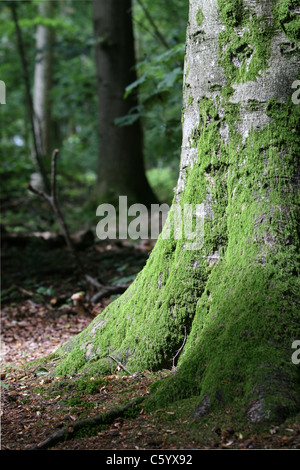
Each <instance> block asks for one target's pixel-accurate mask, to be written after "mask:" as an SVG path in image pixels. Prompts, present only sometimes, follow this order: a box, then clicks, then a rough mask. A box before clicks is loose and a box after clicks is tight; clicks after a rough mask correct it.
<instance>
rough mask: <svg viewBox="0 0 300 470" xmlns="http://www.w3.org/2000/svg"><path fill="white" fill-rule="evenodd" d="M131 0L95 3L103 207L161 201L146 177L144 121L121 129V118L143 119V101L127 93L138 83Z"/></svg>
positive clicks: (100, 179)
mask: <svg viewBox="0 0 300 470" xmlns="http://www.w3.org/2000/svg"><path fill="white" fill-rule="evenodd" d="M131 9H132V4H131V0H110V1H107V0H94V2H93V20H94V31H95V41H96V46H95V47H96V64H97V73H98V101H99V168H98V184H97V190H96V194H97V195H98V197H99V199H100V200H101V201H105V202H114V201H117V200H118V197H119V196H122V195H125V196H128V198H129V201H131V202H138V203H141V204H146V205H147V206H150V204H152V203H156V202H157V199H156V196H155V195H154V193H153V191H152V189H151V188H150V186H149V183H148V180H147V178H146V175H145V168H144V156H143V134H142V127H141V120H140V119H137V120H135V122H133V124H131V125H128V126H127V125H126V126H119V125H117V124H116V119H117V118H122V117H125V116H127V115H128V114H129V113H130V112H133V113H134V114H136V113H137V107H138V98H137V94H136V93H131V94H130V95H129V96H128V98H126V99H125V98H124V94H125V89H126V87H127V86H129V85H130V84H131V83H133V82H135V81H136V80H137V75H136V70H135V51H134V36H133V25H132V12H131Z"/></svg>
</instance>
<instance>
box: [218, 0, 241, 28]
mask: <svg viewBox="0 0 300 470" xmlns="http://www.w3.org/2000/svg"><path fill="white" fill-rule="evenodd" d="M218 8H219V12H220V16H221V20H222V23H223V24H224V25H226V26H229V27H235V26H238V25H239V24H240V23H241V22H242V20H243V18H244V16H245V9H244V5H243V0H218Z"/></svg>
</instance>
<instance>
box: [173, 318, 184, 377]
mask: <svg viewBox="0 0 300 470" xmlns="http://www.w3.org/2000/svg"><path fill="white" fill-rule="evenodd" d="M185 342H186V327H184V340H183V343H182V345H181V346H180V348H179V349H178V351H177V353H176V354H175V356H174V357H173V359H172V361H173V364H172V371H174V370H175V359H176V357H177V356H178V354H179V353H180V351H181V350H182V348H183V346H184V345H185Z"/></svg>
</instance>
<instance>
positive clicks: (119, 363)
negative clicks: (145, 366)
mask: <svg viewBox="0 0 300 470" xmlns="http://www.w3.org/2000/svg"><path fill="white" fill-rule="evenodd" d="M107 357H110V358H111V359H112V360H113V361H115V362H116V363H117V364H118V366H119V367H121V369H124V370H125V371H126V372H127V373H128V374H129V375H133V374H132V373H131V372H129V370H128V369H126V367H125V366H123V364H122V363H121V362H120V361H118V359H115V358H114V357H113V356H111V355H110V354H107Z"/></svg>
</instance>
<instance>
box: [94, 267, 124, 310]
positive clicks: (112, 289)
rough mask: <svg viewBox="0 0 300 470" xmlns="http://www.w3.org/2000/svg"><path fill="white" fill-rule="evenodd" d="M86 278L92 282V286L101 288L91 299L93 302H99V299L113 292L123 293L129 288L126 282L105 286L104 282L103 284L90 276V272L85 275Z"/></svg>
mask: <svg viewBox="0 0 300 470" xmlns="http://www.w3.org/2000/svg"><path fill="white" fill-rule="evenodd" d="M85 279H86V280H87V281H88V282H89V283H90V284H92V286H94V287H96V288H97V289H99V291H98V292H97V293H96V294H94V295H93V297H92V298H91V300H90V302H91V303H92V304H95V303H97V302H98V301H99V300H101V299H102V298H103V297H106V296H110V295H113V294H123V292H125V291H126V289H128V285H126V284H117V285H115V286H105V285H104V284H101V283H100V282H99V281H97V280H96V279H94V278H93V277H91V276H89V275H88V274H87V275H86V276H85Z"/></svg>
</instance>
